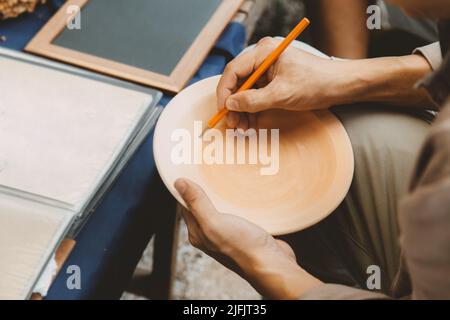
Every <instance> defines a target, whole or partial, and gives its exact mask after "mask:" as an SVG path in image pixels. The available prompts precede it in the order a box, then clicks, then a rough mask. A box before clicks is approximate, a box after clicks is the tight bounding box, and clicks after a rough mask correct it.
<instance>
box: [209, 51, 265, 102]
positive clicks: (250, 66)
mask: <svg viewBox="0 0 450 320" xmlns="http://www.w3.org/2000/svg"><path fill="white" fill-rule="evenodd" d="M256 54H257V52H256V50H250V51H249V52H246V53H244V54H242V55H241V56H239V57H237V58H235V59H234V60H233V61H231V62H230V63H228V64H227V66H226V67H225V70H224V72H223V75H222V77H221V78H220V81H219V84H218V85H217V90H216V93H217V104H218V106H219V108H223V107H224V106H225V100H226V98H227V97H228V96H230V95H231V94H232V93H233V92H235V91H236V90H237V89H238V88H237V87H238V82H239V79H243V78H247V77H249V76H250V75H251V73H252V72H253V70H254V68H255V61H256Z"/></svg>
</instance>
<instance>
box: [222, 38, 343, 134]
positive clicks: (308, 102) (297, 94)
mask: <svg viewBox="0 0 450 320" xmlns="http://www.w3.org/2000/svg"><path fill="white" fill-rule="evenodd" d="M279 43H280V41H279V40H275V39H273V38H264V39H262V40H261V41H259V42H258V44H257V45H256V46H255V47H254V48H253V49H252V50H250V51H248V52H246V53H244V54H242V55H240V56H238V57H237V58H235V59H234V60H233V61H231V62H230V63H229V64H228V65H227V66H226V68H225V71H224V73H223V75H222V77H221V79H220V81H219V84H218V86H217V100H218V106H219V109H221V108H223V107H226V108H227V109H228V110H230V111H231V112H229V113H228V115H227V124H228V126H229V127H231V128H236V127H239V128H242V129H244V130H246V129H247V128H249V127H252V126H253V122H254V116H253V115H252V114H253V113H256V112H259V111H263V110H266V109H271V108H279V109H287V110H295V111H302V110H313V109H324V108H328V107H330V106H332V105H334V104H336V103H338V102H339V101H338V97H339V95H340V90H341V83H340V81H339V80H340V78H341V77H342V76H343V75H345V74H346V71H345V63H343V62H342V61H333V60H328V59H324V58H320V57H316V56H314V55H312V54H310V53H307V52H305V51H303V50H301V49H297V48H294V47H289V48H287V49H286V50H285V52H284V53H283V54H282V55H281V56H280V58H279V59H278V60H277V61H276V62H275V63H274V64H273V65H272V66H271V67H270V68H269V69H268V71H267V72H266V73H265V75H263V77H262V78H261V79H260V80H259V81H258V82H257V83H256V85H255V89H250V90H246V91H243V92H239V93H234V92H236V91H237V89H238V88H239V86H240V85H241V84H242V82H243V81H245V80H246V79H247V78H248V77H249V76H250V75H251V74H252V73H253V71H254V70H255V69H256V68H258V67H259V65H261V63H262V62H263V61H264V59H265V58H266V57H267V56H268V55H269V54H270V53H271V52H272V51H273V50H274V49H275V48H276V47H277V46H278V44H279Z"/></svg>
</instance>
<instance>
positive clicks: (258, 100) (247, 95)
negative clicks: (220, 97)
mask: <svg viewBox="0 0 450 320" xmlns="http://www.w3.org/2000/svg"><path fill="white" fill-rule="evenodd" d="M275 96H276V95H274V94H273V90H272V87H271V86H270V84H269V85H268V86H266V87H264V88H260V89H250V90H246V91H242V92H238V93H235V94H233V95H231V96H229V97H228V98H227V100H226V101H225V106H226V107H227V109H228V110H231V111H236V112H250V113H254V112H258V111H263V110H266V109H269V108H271V107H272V106H273V105H274V101H273V100H274V97H275Z"/></svg>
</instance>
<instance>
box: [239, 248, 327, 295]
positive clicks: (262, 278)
mask: <svg viewBox="0 0 450 320" xmlns="http://www.w3.org/2000/svg"><path fill="white" fill-rule="evenodd" d="M244 274H245V275H246V278H247V280H248V281H249V282H250V284H252V286H253V287H254V288H255V289H256V290H257V291H258V292H260V293H261V294H262V295H263V296H264V297H265V298H268V299H278V300H296V299H298V298H299V297H300V296H301V295H302V294H304V293H306V292H307V291H309V290H311V289H313V288H316V287H318V286H320V285H321V284H322V282H321V281H320V280H318V279H317V278H315V277H314V276H312V275H311V274H309V273H308V272H306V271H305V270H304V269H302V268H301V267H300V266H299V265H298V264H297V263H296V261H294V260H293V259H290V258H288V257H287V256H279V255H276V256H273V257H272V256H271V255H265V256H264V257H262V259H254V260H253V263H252V264H251V265H248V267H247V268H246V270H244Z"/></svg>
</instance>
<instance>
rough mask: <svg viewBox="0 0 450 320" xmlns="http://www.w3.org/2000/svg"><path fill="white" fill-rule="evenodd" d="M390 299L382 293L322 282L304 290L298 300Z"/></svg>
mask: <svg viewBox="0 0 450 320" xmlns="http://www.w3.org/2000/svg"><path fill="white" fill-rule="evenodd" d="M386 299H391V298H390V297H389V296H386V295H384V294H382V293H378V292H375V291H369V290H361V289H355V288H352V287H347V286H344V285H340V284H323V285H321V286H319V287H317V288H314V289H311V290H309V291H307V292H305V293H304V294H303V295H301V296H300V297H299V300H386Z"/></svg>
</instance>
